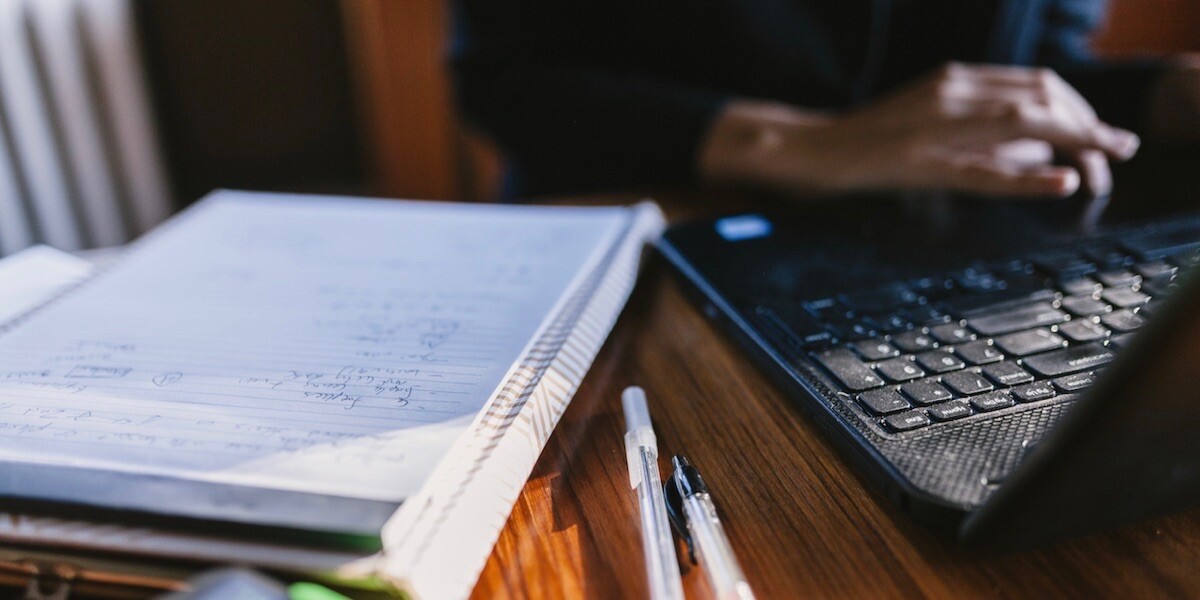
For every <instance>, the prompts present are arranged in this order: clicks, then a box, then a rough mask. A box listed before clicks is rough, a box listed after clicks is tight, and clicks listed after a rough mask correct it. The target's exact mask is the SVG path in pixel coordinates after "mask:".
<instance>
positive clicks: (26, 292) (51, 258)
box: [0, 246, 93, 323]
mask: <svg viewBox="0 0 1200 600" xmlns="http://www.w3.org/2000/svg"><path fill="white" fill-rule="evenodd" d="M92 271H93V268H92V264H91V263H89V262H88V261H86V260H83V259H81V258H75V257H74V256H71V255H70V254H67V253H66V252H62V251H59V250H55V249H54V248H51V247H49V246H33V247H31V248H26V249H25V250H22V251H20V252H18V253H16V254H13V255H12V256H9V257H6V258H4V259H3V260H0V289H3V290H4V293H2V294H0V323H3V322H5V321H8V320H9V319H11V318H13V317H15V316H17V315H19V314H21V313H23V312H25V311H27V310H29V309H30V308H33V307H34V306H36V305H38V304H41V303H42V301H44V300H46V299H48V298H49V297H50V296H52V295H54V294H56V293H58V292H59V291H60V290H62V289H64V288H65V287H67V286H69V285H71V284H72V283H76V282H78V281H79V280H81V279H83V278H84V277H87V276H88V275H90V274H91V273H92Z"/></svg>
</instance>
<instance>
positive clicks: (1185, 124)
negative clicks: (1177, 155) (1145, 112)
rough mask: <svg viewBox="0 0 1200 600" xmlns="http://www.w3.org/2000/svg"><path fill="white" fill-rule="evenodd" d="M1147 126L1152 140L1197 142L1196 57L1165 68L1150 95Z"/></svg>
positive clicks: (1199, 82) (1199, 76)
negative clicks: (1165, 70)
mask: <svg viewBox="0 0 1200 600" xmlns="http://www.w3.org/2000/svg"><path fill="white" fill-rule="evenodd" d="M1148 124H1149V127H1148V129H1149V130H1150V135H1151V136H1152V137H1154V138H1155V139H1158V140H1164V141H1173V142H1192V143H1195V142H1200V54H1192V55H1185V56H1182V57H1179V58H1178V59H1177V60H1175V61H1173V62H1172V63H1171V66H1170V67H1168V69H1167V72H1166V73H1165V74H1163V76H1162V79H1161V80H1159V82H1158V84H1157V85H1156V86H1155V87H1154V90H1153V91H1152V92H1151V96H1150V115H1149V119H1148Z"/></svg>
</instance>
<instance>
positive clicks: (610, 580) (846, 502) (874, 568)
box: [474, 197, 1200, 598]
mask: <svg viewBox="0 0 1200 600" xmlns="http://www.w3.org/2000/svg"><path fill="white" fill-rule="evenodd" d="M660 202H661V203H662V204H663V205H664V208H665V209H666V210H667V212H668V215H669V216H671V217H672V218H679V217H681V216H685V215H686V216H691V215H696V214H704V213H716V212H718V211H722V210H723V211H725V212H728V211H732V210H737V209H736V208H735V207H734V206H735V204H734V203H733V202H728V203H720V202H715V203H713V202H710V203H707V204H682V203H680V202H678V201H672V200H671V199H670V198H668V197H660ZM633 384H637V385H640V386H642V387H644V388H646V391H647V393H648V394H649V397H650V402H651V409H652V413H653V416H654V418H655V426H656V430H657V433H658V440H659V449H660V452H661V453H662V454H663V455H664V456H668V457H669V456H670V454H672V453H675V452H683V453H686V454H687V455H688V456H689V457H690V458H692V459H693V461H694V462H695V463H696V464H697V465H698V466H699V467H700V468H701V470H702V471H703V473H704V476H705V479H706V480H707V482H708V483H709V485H710V487H712V488H713V490H714V492H715V493H716V495H717V499H718V501H719V505H718V509H719V510H720V511H721V513H722V517H723V519H724V521H725V523H726V528H727V530H728V532H729V535H730V537H731V538H732V542H733V545H734V547H735V549H736V550H737V552H738V555H739V557H740V558H741V560H742V563H743V566H744V567H745V569H746V574H747V576H748V577H749V579H750V582H751V584H752V585H753V586H754V589H755V592H756V593H757V594H758V597H759V598H878V597H917V596H925V597H938V598H987V597H1003V598H1042V597H1087V598H1092V597H1114V598H1150V597H1170V598H1184V597H1200V510H1193V511H1190V512H1188V513H1184V514H1180V515H1175V516H1171V517H1166V518H1160V519H1156V520H1153V521H1148V522H1143V523H1139V524H1136V525H1133V526H1129V527H1126V528H1124V529H1121V530H1118V531H1115V532H1111V533H1107V534H1102V535H1095V536H1092V537H1089V538H1085V539H1081V540H1075V541H1071V542H1066V543H1063V544H1060V545H1057V546H1054V547H1051V548H1047V549H1044V550H1041V551H1037V552H1030V553H1024V554H1013V555H1007V556H999V557H978V556H964V555H963V554H962V551H961V549H959V548H957V547H956V546H955V545H954V544H953V543H951V542H948V541H946V540H944V539H942V538H938V537H936V536H935V535H933V534H931V533H929V532H927V531H925V530H923V529H921V528H920V527H919V526H917V525H915V524H913V523H911V522H910V521H908V520H906V519H905V517H904V516H903V515H902V514H900V513H899V512H898V511H896V510H894V509H893V508H892V507H891V506H890V505H888V504H886V503H885V501H884V500H883V499H882V498H881V497H880V496H878V495H877V494H875V493H874V492H873V491H872V490H869V489H868V488H866V487H864V484H863V482H862V481H860V480H859V479H858V478H857V476H855V475H854V473H852V472H851V471H850V469H849V468H847V465H846V464H844V463H843V462H842V461H841V460H840V458H839V457H838V456H837V455H836V454H835V452H834V449H833V447H832V446H830V444H828V443H827V442H826V441H825V439H824V438H823V437H822V436H821V435H820V433H819V432H818V431H817V429H816V427H815V426H813V425H812V424H811V423H810V422H809V421H807V420H806V419H805V418H804V417H803V415H801V414H800V411H799V410H798V409H796V408H794V407H793V406H792V405H790V404H789V402H788V400H787V399H786V398H785V397H784V396H783V395H782V394H781V393H779V391H777V390H776V389H775V388H774V387H772V385H771V384H770V383H769V382H768V381H767V379H766V378H765V377H764V376H763V375H762V374H761V373H760V372H759V371H758V370H757V369H756V368H755V367H754V365H752V364H751V363H750V362H749V361H748V360H747V359H745V358H744V357H743V356H742V355H741V353H740V352H738V350H737V348H736V347H735V346H734V345H733V344H732V343H731V342H730V341H729V340H727V339H726V338H725V337H724V336H723V335H722V334H720V333H719V332H718V331H717V330H716V329H715V328H714V327H713V325H712V324H711V323H710V322H709V321H707V320H706V319H705V318H704V317H703V316H702V315H701V314H700V313H699V311H698V310H697V309H696V308H695V307H694V306H693V305H692V304H691V303H690V302H688V301H687V299H686V298H685V297H684V296H683V293H682V291H681V287H680V285H679V284H678V283H677V282H676V281H674V280H673V278H672V277H671V274H670V273H669V272H668V269H667V268H666V265H665V264H663V262H662V261H661V259H657V258H656V259H655V260H652V261H651V262H650V264H649V265H648V266H647V268H646V270H645V271H644V272H643V274H642V279H641V281H640V282H639V284H638V287H637V289H636V291H635V292H634V294H633V297H632V299H631V300H630V302H629V305H628V307H627V308H626V309H625V312H624V314H623V315H622V316H621V318H620V320H619V322H618V323H617V326H616V328H615V330H614V331H613V334H612V336H611V337H610V338H609V340H608V343H607V345H606V346H605V347H604V349H603V351H602V352H601V353H600V356H599V357H598V358H597V360H596V362H595V364H594V365H593V366H592V369H591V371H590V372H589V373H588V375H587V378H586V379H585V380H584V382H583V386H582V388H581V389H580V390H579V393H578V394H577V395H576V396H575V399H574V400H573V401H572V404H571V406H570V408H569V409H568V410H567V412H566V414H565V415H564V416H563V419H562V421H561V422H560V423H559V425H558V428H557V430H556V431H555V432H554V435H553V436H552V437H551V438H550V443H549V445H547V447H546V449H545V450H544V451H543V453H542V456H541V458H540V460H539V461H538V463H537V466H536V467H535V468H534V471H533V474H532V476H531V477H530V479H529V482H528V483H527V484H526V486H525V490H524V491H523V492H522V494H521V497H520V499H519V500H518V501H517V504H516V506H515V507H514V509H513V513H512V516H511V517H510V518H509V521H508V525H507V527H506V528H505V530H504V532H503V533H502V534H501V536H500V540H499V542H498V543H497V544H496V548H495V550H494V551H493V553H492V556H491V558H490V559H489V561H488V564H487V566H486V568H485V569H484V572H483V575H482V577H481V578H480V580H479V584H478V586H477V587H476V589H475V593H474V597H476V598H508V597H518V598H519V597H534V598H571V597H588V598H646V597H647V594H648V588H647V584H646V577H645V570H644V566H643V562H642V549H641V538H640V537H639V530H638V527H639V526H638V509H637V504H636V502H635V497H634V494H633V492H632V491H631V490H630V489H629V479H628V474H627V472H626V467H625V450H624V446H623V434H624V417H623V416H622V414H621V403H620V400H619V396H620V393H621V390H623V389H624V388H625V386H627V385H633ZM666 464H667V462H666V460H663V461H661V464H660V468H665V467H666ZM683 577H684V589H685V592H686V594H687V596H688V597H689V598H711V597H712V596H711V595H710V594H709V593H708V590H707V589H706V588H707V582H706V581H705V579H704V575H703V573H701V572H700V570H699V569H697V568H689V567H687V566H685V567H684V574H683Z"/></svg>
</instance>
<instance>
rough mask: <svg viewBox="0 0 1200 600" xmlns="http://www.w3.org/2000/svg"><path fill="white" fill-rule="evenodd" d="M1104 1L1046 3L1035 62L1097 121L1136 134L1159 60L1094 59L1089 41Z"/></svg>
mask: <svg viewBox="0 0 1200 600" xmlns="http://www.w3.org/2000/svg"><path fill="white" fill-rule="evenodd" d="M1106 9H1107V2H1105V1H1104V0H1048V2H1047V6H1046V8H1045V13H1044V14H1043V20H1042V25H1043V35H1042V38H1041V43H1040V44H1039V47H1038V61H1037V62H1038V63H1039V64H1042V65H1045V66H1048V67H1052V68H1054V69H1055V70H1057V71H1058V72H1059V73H1060V74H1061V75H1062V76H1063V78H1064V79H1066V80H1067V81H1068V82H1069V83H1070V84H1071V85H1073V86H1075V88H1076V89H1077V90H1079V92H1080V93H1081V94H1083V96H1084V98H1087V100H1088V102H1090V103H1091V104H1092V106H1094V107H1095V108H1096V112H1097V113H1098V114H1099V115H1100V118H1101V119H1103V120H1104V121H1106V122H1109V123H1112V124H1114V125H1117V126H1120V127H1125V128H1128V129H1132V130H1134V131H1139V132H1141V131H1142V130H1144V128H1145V127H1144V125H1145V123H1144V122H1145V117H1146V114H1147V112H1148V105H1149V96H1150V90H1151V88H1152V87H1153V86H1154V84H1155V83H1156V82H1157V81H1158V79H1159V78H1160V77H1161V76H1162V74H1163V71H1164V69H1165V67H1164V65H1163V63H1162V62H1161V61H1156V60H1152V59H1140V60H1139V59H1133V60H1129V59H1126V60H1119V61H1106V60H1100V59H1098V58H1096V56H1095V55H1094V54H1093V53H1092V50H1091V39H1092V36H1093V34H1094V33H1095V31H1096V30H1097V28H1098V27H1100V25H1102V24H1103V22H1104V16H1105V13H1106Z"/></svg>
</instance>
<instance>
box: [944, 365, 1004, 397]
mask: <svg viewBox="0 0 1200 600" xmlns="http://www.w3.org/2000/svg"><path fill="white" fill-rule="evenodd" d="M942 383H943V384H945V385H946V386H947V387H949V388H950V389H951V390H954V391H955V392H957V393H958V394H959V395H962V396H974V395H975V394H982V393H984V392H990V391H992V390H994V389H996V387H995V386H993V385H992V383H991V382H990V381H988V380H987V379H984V377H983V375H981V374H979V373H975V372H973V371H958V372H956V373H950V374H949V375H946V376H944V377H942Z"/></svg>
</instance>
